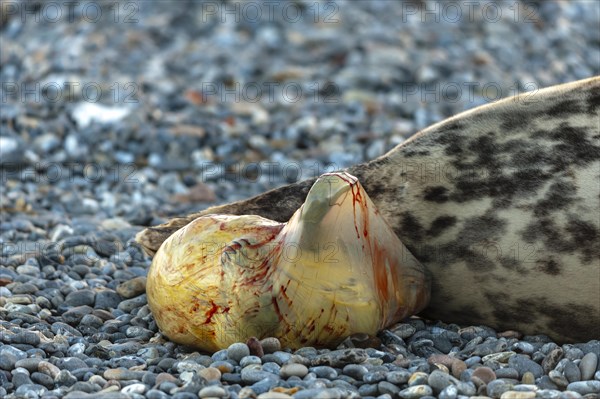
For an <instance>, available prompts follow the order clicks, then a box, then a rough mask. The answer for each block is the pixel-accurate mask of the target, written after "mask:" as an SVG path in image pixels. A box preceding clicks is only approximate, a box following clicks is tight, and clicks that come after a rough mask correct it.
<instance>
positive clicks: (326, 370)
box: [263, 366, 338, 380]
mask: <svg viewBox="0 0 600 399" xmlns="http://www.w3.org/2000/svg"><path fill="white" fill-rule="evenodd" d="M263 370H264V366H263ZM309 371H310V372H311V373H315V375H316V376H317V377H318V378H325V379H328V380H335V379H336V377H337V376H338V372H337V371H336V370H335V369H334V368H333V367H329V366H316V367H311V368H310V369H309Z"/></svg>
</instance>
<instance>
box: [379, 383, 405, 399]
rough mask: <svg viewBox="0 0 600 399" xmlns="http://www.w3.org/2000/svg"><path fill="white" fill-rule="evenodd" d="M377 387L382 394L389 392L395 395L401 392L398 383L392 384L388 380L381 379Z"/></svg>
mask: <svg viewBox="0 0 600 399" xmlns="http://www.w3.org/2000/svg"><path fill="white" fill-rule="evenodd" d="M377 389H378V391H379V393H380V394H388V395H391V396H392V397H394V396H395V395H397V394H398V392H400V388H399V387H398V386H397V385H396V384H392V383H390V382H388V381H381V382H379V383H378V384H377Z"/></svg>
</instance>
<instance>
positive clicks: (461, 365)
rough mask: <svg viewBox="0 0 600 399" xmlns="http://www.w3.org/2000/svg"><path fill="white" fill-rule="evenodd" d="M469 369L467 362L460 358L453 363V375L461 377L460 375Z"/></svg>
mask: <svg viewBox="0 0 600 399" xmlns="http://www.w3.org/2000/svg"><path fill="white" fill-rule="evenodd" d="M466 369H467V364H466V363H465V362H463V361H462V360H460V359H456V361H455V362H454V363H452V368H451V371H452V375H453V376H454V377H456V378H460V375H461V374H462V372H463V371H465V370H466Z"/></svg>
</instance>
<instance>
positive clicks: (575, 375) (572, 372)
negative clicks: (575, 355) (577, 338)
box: [563, 360, 581, 382]
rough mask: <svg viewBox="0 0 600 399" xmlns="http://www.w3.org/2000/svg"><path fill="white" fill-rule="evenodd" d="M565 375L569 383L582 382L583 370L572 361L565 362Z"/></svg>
mask: <svg viewBox="0 0 600 399" xmlns="http://www.w3.org/2000/svg"><path fill="white" fill-rule="evenodd" d="M563 374H564V376H565V378H566V379H567V381H569V382H577V381H581V370H579V367H577V365H575V363H573V362H572V361H571V360H567V361H566V362H565V365H564V369H563Z"/></svg>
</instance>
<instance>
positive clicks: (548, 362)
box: [542, 348, 563, 374]
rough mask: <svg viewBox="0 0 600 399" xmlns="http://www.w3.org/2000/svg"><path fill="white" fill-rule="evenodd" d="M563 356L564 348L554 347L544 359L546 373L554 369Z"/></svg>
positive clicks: (543, 364) (543, 367)
mask: <svg viewBox="0 0 600 399" xmlns="http://www.w3.org/2000/svg"><path fill="white" fill-rule="evenodd" d="M562 357H563V350H562V348H554V349H552V350H551V351H550V353H548V356H546V357H545V358H544V360H542V370H544V374H548V373H549V372H550V371H552V370H554V368H555V367H556V365H557V364H558V362H559V361H560V359H562Z"/></svg>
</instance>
